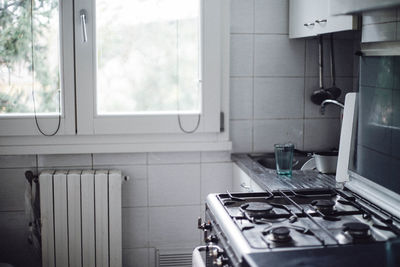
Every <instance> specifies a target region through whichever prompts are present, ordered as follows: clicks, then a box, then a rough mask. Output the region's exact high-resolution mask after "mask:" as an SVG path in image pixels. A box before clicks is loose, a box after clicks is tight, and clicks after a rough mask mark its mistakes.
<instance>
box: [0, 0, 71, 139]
mask: <svg viewBox="0 0 400 267" xmlns="http://www.w3.org/2000/svg"><path fill="white" fill-rule="evenodd" d="M72 16H73V3H72V1H63V0H59V18H60V19H59V25H60V31H59V41H60V55H59V56H60V75H61V94H62V95H61V100H60V101H61V105H60V107H61V122H60V129H59V130H58V132H57V134H58V135H68V134H75V95H74V86H75V85H74V60H73V55H74V46H73V40H74V36H73V27H72V23H71V17H72ZM58 117H59V116H58V115H52V114H51V115H50V114H49V115H42V114H38V115H37V119H38V123H39V125H40V128H41V129H42V131H44V132H45V133H52V132H54V131H55V130H56V129H57V125H58V120H59V118H58ZM38 135H41V133H40V132H39V130H38V129H37V126H36V124H35V120H34V116H33V115H32V114H26V115H13V114H9V115H2V116H0V136H38Z"/></svg>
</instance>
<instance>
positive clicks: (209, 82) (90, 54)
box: [75, 0, 223, 135]
mask: <svg viewBox="0 0 400 267" xmlns="http://www.w3.org/2000/svg"><path fill="white" fill-rule="evenodd" d="M95 2H96V1H95V0H89V1H85V0H76V1H75V34H76V36H75V55H76V56H75V60H76V77H77V79H76V81H77V82H76V87H77V90H76V91H77V118H78V123H77V132H78V134H85V135H86V134H89V135H91V134H145V133H151V134H154V133H182V130H181V129H180V128H179V123H178V116H177V114H157V115H156V114H146V115H96V104H95V102H94V101H96V97H95V94H96V91H95V87H96V74H95V72H94V71H93V70H95V69H96V52H97V51H96V44H95V42H94V40H96V27H95V21H96V15H95V9H96V8H95ZM222 2H223V1H216V0H201V9H200V10H201V12H200V13H201V16H200V17H201V19H200V21H201V31H202V34H201V45H200V47H201V50H202V51H201V53H200V54H201V62H202V64H201V66H202V69H201V71H200V72H201V80H202V90H201V91H202V108H201V110H202V113H201V115H200V124H199V128H198V129H197V131H196V132H197V133H205V132H219V130H220V116H219V113H220V111H221V107H220V103H221V77H222V75H221V74H222V69H221V64H222V62H221V55H222V46H221V38H222V35H223V34H222V28H221V27H216V25H219V24H220V23H221V22H220V20H221V9H222ZM81 10H86V11H87V13H88V23H87V35H88V41H87V42H86V43H83V42H82V38H81V36H80V35H79V34H81V31H82V29H81V23H80V18H79V14H80V12H81ZM180 117H181V121H182V124H183V126H184V128H185V129H186V128H187V129H188V130H191V129H193V128H194V127H195V126H196V124H197V120H198V115H197V114H181V115H180Z"/></svg>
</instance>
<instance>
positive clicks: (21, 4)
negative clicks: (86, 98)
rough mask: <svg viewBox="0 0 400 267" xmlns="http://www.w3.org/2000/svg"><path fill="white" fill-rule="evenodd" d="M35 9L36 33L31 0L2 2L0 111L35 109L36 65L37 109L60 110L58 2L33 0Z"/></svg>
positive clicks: (24, 111) (39, 110)
mask: <svg viewBox="0 0 400 267" xmlns="http://www.w3.org/2000/svg"><path fill="white" fill-rule="evenodd" d="M32 12H33V36H32V34H31V1H30V0H3V1H0V113H31V112H33V102H32V96H31V91H32V70H33V66H34V77H35V78H34V80H35V82H34V86H35V97H36V107H37V111H38V112H57V111H58V90H59V87H60V86H59V80H60V79H59V71H58V66H59V64H58V51H55V53H56V54H54V46H55V45H57V43H58V40H57V39H58V36H57V35H58V32H57V31H58V1H55V0H34V1H33V7H32ZM54 21H56V22H57V24H56V25H54ZM55 29H56V30H55ZM32 40H33V50H34V53H33V59H34V60H33V62H32ZM52 50H53V51H52ZM50 52H52V53H53V54H51V53H50ZM52 57H53V58H52ZM54 57H55V58H56V61H55V60H54ZM33 63H34V64H33Z"/></svg>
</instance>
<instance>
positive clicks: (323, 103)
mask: <svg viewBox="0 0 400 267" xmlns="http://www.w3.org/2000/svg"><path fill="white" fill-rule="evenodd" d="M327 104H335V105H336V106H339V107H341V108H342V109H344V104H342V103H340V102H339V101H337V100H333V99H326V100H324V101H322V103H321V110H320V111H321V114H322V115H324V114H325V106H326V105H327Z"/></svg>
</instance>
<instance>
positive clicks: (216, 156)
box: [201, 151, 231, 163]
mask: <svg viewBox="0 0 400 267" xmlns="http://www.w3.org/2000/svg"><path fill="white" fill-rule="evenodd" d="M201 162H203V163H216V162H231V153H230V151H207V152H201Z"/></svg>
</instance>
